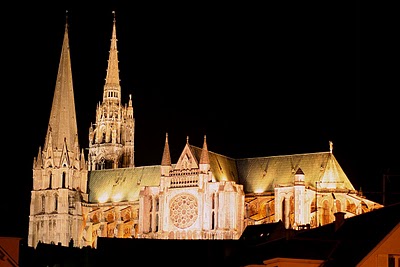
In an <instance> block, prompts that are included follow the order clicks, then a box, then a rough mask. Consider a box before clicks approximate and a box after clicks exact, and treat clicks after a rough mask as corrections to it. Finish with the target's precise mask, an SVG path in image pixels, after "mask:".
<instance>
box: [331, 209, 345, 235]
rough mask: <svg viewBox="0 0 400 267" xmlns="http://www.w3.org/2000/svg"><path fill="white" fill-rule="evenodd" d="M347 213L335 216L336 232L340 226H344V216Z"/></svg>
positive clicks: (339, 213) (338, 213) (337, 213)
mask: <svg viewBox="0 0 400 267" xmlns="http://www.w3.org/2000/svg"><path fill="white" fill-rule="evenodd" d="M345 214H346V213H344V212H340V211H338V212H336V213H335V214H334V215H335V231H337V230H338V229H339V227H340V226H342V224H343V223H344V215H345Z"/></svg>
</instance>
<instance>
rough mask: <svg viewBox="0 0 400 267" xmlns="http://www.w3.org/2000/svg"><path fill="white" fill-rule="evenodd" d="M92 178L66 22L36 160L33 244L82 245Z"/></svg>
mask: <svg viewBox="0 0 400 267" xmlns="http://www.w3.org/2000/svg"><path fill="white" fill-rule="evenodd" d="M87 176H88V171H87V166H86V161H85V156H84V153H83V150H82V151H81V149H80V147H79V142H78V130H77V122H76V113H75V101H74V90H73V86H72V72H71V59H70V48H69V39H68V23H66V24H65V32H64V40H63V44H62V51H61V58H60V62H59V67H58V74H57V80H56V86H55V90H54V97H53V104H52V108H51V112H50V119H49V124H48V128H47V134H46V139H45V143H44V147H43V149H42V148H41V147H39V152H38V155H37V157H35V158H34V160H33V189H32V191H31V204H30V215H29V234H28V246H31V247H36V246H37V244H38V242H42V243H46V244H53V243H54V244H61V245H62V246H69V245H71V243H72V244H73V246H77V247H80V246H81V244H80V233H81V231H82V227H83V217H82V207H81V204H82V202H84V201H87V200H88V194H87V188H86V187H87Z"/></svg>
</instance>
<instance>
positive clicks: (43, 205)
mask: <svg viewBox="0 0 400 267" xmlns="http://www.w3.org/2000/svg"><path fill="white" fill-rule="evenodd" d="M41 198H42V203H41V204H42V212H45V206H46V197H45V196H44V195H42V197H41Z"/></svg>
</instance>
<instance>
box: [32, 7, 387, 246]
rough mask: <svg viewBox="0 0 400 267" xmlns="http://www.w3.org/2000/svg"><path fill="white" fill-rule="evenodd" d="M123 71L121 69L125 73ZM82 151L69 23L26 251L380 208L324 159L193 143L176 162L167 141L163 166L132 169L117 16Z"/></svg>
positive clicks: (195, 235)
mask: <svg viewBox="0 0 400 267" xmlns="http://www.w3.org/2000/svg"><path fill="white" fill-rule="evenodd" d="M122 71H123V70H122ZM93 113H94V115H95V121H94V122H93V123H92V124H91V125H88V128H89V132H88V140H89V147H88V149H83V148H81V147H80V143H79V140H78V127H77V118H76V111H75V100H74V88H73V83H72V70H71V58H70V48H69V36H68V23H67V22H66V23H65V29H64V39H63V43H62V49H61V56H60V61H59V67H58V74H57V78H56V85H55V90H54V96H53V102H52V107H51V112H50V118H49V123H48V129H47V132H46V136H45V138H44V145H43V147H39V149H38V154H37V156H36V157H35V158H34V160H33V188H32V191H31V202H30V215H29V232H28V245H29V246H30V247H36V246H37V244H38V242H42V243H46V244H57V245H61V246H71V245H72V246H74V247H87V246H89V247H93V248H96V246H97V238H98V237H109V238H147V239H212V240H222V239H232V240H237V239H239V238H240V236H241V234H242V233H243V231H244V229H245V228H246V226H248V225H257V224H268V223H274V222H278V221H282V222H283V225H284V226H285V228H287V229H294V230H298V229H305V228H315V227H319V226H322V225H325V224H328V223H332V222H333V221H334V219H335V214H336V213H338V212H340V213H341V214H343V216H344V217H345V218H349V217H352V216H357V215H359V214H362V213H366V212H369V211H372V210H374V209H377V208H381V207H382V205H381V204H379V203H376V202H374V201H371V200H368V199H366V198H365V197H364V196H363V195H362V194H361V193H360V192H358V191H357V190H355V188H354V187H353V185H352V183H351V181H350V180H349V179H348V177H347V176H346V174H345V173H344V171H343V170H342V168H341V166H340V164H339V162H338V161H337V160H336V158H335V156H334V154H333V143H332V142H329V143H328V144H327V151H325V152H315V153H305V154H293V155H280V156H265V157H257V158H239V159H235V158H231V157H228V156H224V155H222V154H219V153H216V152H212V151H209V150H208V147H207V138H206V136H204V139H203V143H202V144H201V145H200V146H195V145H192V144H191V143H190V140H189V137H187V138H186V143H185V146H184V147H183V148H182V150H181V151H182V152H181V154H180V157H179V158H178V160H177V162H172V161H171V156H170V147H169V143H168V133H166V135H165V143H164V150H163V151H160V157H161V162H160V165H154V166H135V155H134V151H135V149H134V148H135V146H134V145H135V141H138V142H140V140H135V138H134V136H135V116H134V107H133V105H132V99H131V96H129V99H128V100H127V103H125V104H123V102H122V90H121V86H120V80H119V66H118V49H117V28H116V17H115V13H114V18H113V22H112V31H111V44H110V50H109V59H108V67H107V72H106V77H105V84H104V88H103V99H102V100H101V102H99V104H98V105H97V107H96V110H93Z"/></svg>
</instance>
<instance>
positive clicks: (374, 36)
mask: <svg viewBox="0 0 400 267" xmlns="http://www.w3.org/2000/svg"><path fill="white" fill-rule="evenodd" d="M66 10H68V23H69V39H70V51H71V64H72V71H73V83H74V91H75V98H76V99H75V105H76V112H77V119H78V131H79V138H80V140H79V142H80V146H81V147H82V148H86V147H87V146H88V144H87V143H88V129H89V126H90V123H91V122H94V121H95V110H96V105H97V103H98V102H100V101H101V100H102V92H103V85H104V79H105V75H106V68H107V60H108V51H109V48H110V38H111V30H112V21H113V14H112V10H115V11H116V20H117V38H118V44H117V45H118V51H119V69H120V79H121V88H122V102H123V103H127V102H128V99H129V94H132V99H133V105H134V116H135V119H136V127H135V148H136V149H135V164H136V166H144V165H158V164H160V161H161V156H162V150H163V145H164V141H165V134H166V132H168V136H169V143H170V148H171V156H172V161H173V162H175V161H176V160H177V158H178V156H179V154H180V153H181V150H182V149H183V146H184V144H185V142H186V137H187V136H189V143H190V144H192V145H196V146H202V142H203V136H204V135H206V136H207V144H208V148H209V150H211V151H213V152H216V153H219V154H222V155H226V156H229V157H232V158H244V157H258V156H274V155H288V154H297V153H313V152H321V151H328V150H329V141H330V140H331V141H333V144H334V146H333V153H334V155H335V157H336V159H337V160H338V161H339V163H340V164H341V166H342V168H343V169H344V171H345V172H346V174H347V175H348V177H349V179H350V180H351V181H352V182H353V185H354V186H355V188H356V189H360V188H361V189H362V191H363V192H365V195H366V196H367V197H368V198H370V199H373V200H376V201H378V202H380V203H381V202H382V195H381V194H379V192H381V191H382V177H383V175H384V174H385V173H388V172H389V173H397V174H399V167H400V156H399V153H398V151H400V145H399V143H400V142H399V140H398V137H399V136H400V133H399V131H400V130H399V117H400V116H399V115H400V111H399V105H398V102H399V101H398V98H397V97H395V95H396V96H397V90H398V89H397V88H398V85H397V86H396V84H398V82H397V81H394V74H395V72H394V69H393V68H392V64H390V66H388V65H387V64H388V63H387V60H388V58H393V56H392V50H394V49H393V48H394V45H393V43H392V41H393V40H392V38H393V37H392V36H391V35H388V34H387V31H389V30H382V28H381V27H380V26H382V24H390V23H392V21H391V20H393V19H392V18H391V17H390V16H388V17H384V18H382V17H381V18H380V19H379V21H378V18H377V19H376V20H374V19H372V20H371V21H369V22H368V23H363V24H362V27H361V22H360V10H359V6H357V4H356V2H353V1H350V2H346V3H345V4H344V3H342V2H340V3H338V2H320V1H311V2H310V1H307V2H304V1H300V2H290V3H289V2H274V1H273V2H263V3H262V4H261V3H260V4H256V3H246V4H244V3H240V2H238V3H237V4H231V3H229V4H222V3H220V4H217V3H215V2H214V3H212V4H200V3H190V4H188V3H184V4H179V5H178V4H171V3H168V4H165V3H164V4H159V3H154V2H153V3H152V4H150V3H149V4H148V5H144V4H141V5H139V4H135V3H133V4H130V5H129V6H128V7H121V6H115V7H107V8H101V7H98V6H96V7H92V8H81V7H79V8H76V7H70V6H68V5H65V6H58V7H51V6H46V7H40V6H29V5H28V6H25V7H24V9H21V8H16V7H15V8H14V9H13V8H11V9H10V10H8V11H7V14H6V15H5V16H3V18H2V20H4V21H3V23H2V27H3V31H2V36H3V38H2V39H3V40H2V45H3V47H4V46H5V48H3V57H2V58H3V60H2V65H3V74H4V77H3V79H2V80H3V86H2V88H3V89H2V93H3V96H2V101H3V105H2V111H3V112H2V114H3V119H5V120H3V123H2V125H3V127H2V129H3V143H5V146H3V175H2V180H3V181H6V183H2V188H3V190H2V194H1V200H2V202H1V203H3V209H2V216H1V220H0V224H1V227H0V231H1V232H0V236H20V237H23V238H27V234H28V221H29V203H30V190H31V189H32V164H33V158H34V157H36V155H37V153H38V149H39V146H43V144H44V139H45V133H46V130H47V123H48V120H49V115H50V109H51V103H52V98H53V91H54V88H55V81H56V76H57V71H58V63H59V59H60V54H61V45H62V39H63V34H64V26H65V18H66ZM382 19H383V21H382ZM378 39H379V40H380V41H379V42H375V41H376V40H378ZM390 60H392V59H390ZM396 74H397V73H396ZM5 148H6V149H5ZM396 179H397V181H395V180H396ZM396 179H395V176H392V177H391V182H390V183H389V188H390V189H391V190H394V188H395V187H394V185H399V184H400V183H399V182H398V181H399V180H400V177H397V178H396ZM3 186H4V187H3ZM397 191H399V187H397Z"/></svg>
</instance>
